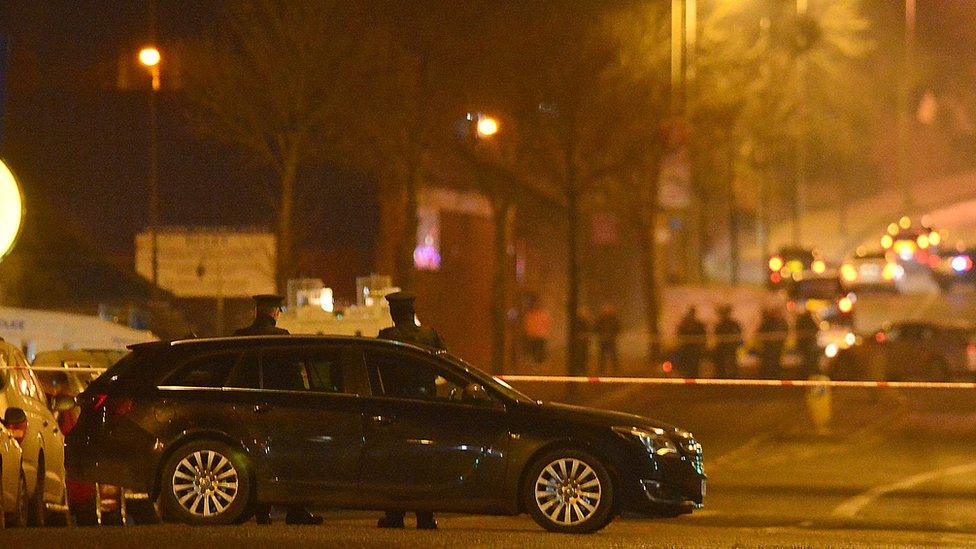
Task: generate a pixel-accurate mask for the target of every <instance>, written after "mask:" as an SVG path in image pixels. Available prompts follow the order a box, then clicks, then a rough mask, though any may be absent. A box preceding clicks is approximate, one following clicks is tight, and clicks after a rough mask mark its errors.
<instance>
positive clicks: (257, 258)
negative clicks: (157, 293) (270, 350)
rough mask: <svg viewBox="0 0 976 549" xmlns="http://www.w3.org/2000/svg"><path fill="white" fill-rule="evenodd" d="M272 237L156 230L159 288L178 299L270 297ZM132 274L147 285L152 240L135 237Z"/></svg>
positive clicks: (220, 231)
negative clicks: (134, 258) (134, 263)
mask: <svg viewBox="0 0 976 549" xmlns="http://www.w3.org/2000/svg"><path fill="white" fill-rule="evenodd" d="M275 242H276V241H275V235H274V234H272V233H269V232H263V231H238V230H233V229H209V228H200V229H195V228H187V229H173V228H164V229H160V231H159V232H158V233H157V236H156V250H157V251H156V256H157V262H158V265H159V267H158V278H159V286H160V287H161V288H163V289H165V290H168V291H170V292H173V294H174V295H176V296H178V297H215V298H217V297H228V298H230V297H248V296H252V295H256V294H270V293H274V292H275ZM136 271H137V272H138V273H139V275H141V276H142V277H144V278H145V279H147V280H152V236H151V234H150V233H149V232H148V231H145V232H142V233H139V234H138V235H136Z"/></svg>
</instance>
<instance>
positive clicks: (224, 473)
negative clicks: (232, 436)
mask: <svg viewBox="0 0 976 549" xmlns="http://www.w3.org/2000/svg"><path fill="white" fill-rule="evenodd" d="M239 481H240V475H239V474H238V472H237V468H235V467H234V464H233V463H231V461H230V460H229V459H227V456H224V455H222V454H220V453H218V452H215V451H213V450H202V451H197V452H193V453H192V454H190V455H188V456H186V457H184V458H183V459H182V460H180V462H179V464H178V465H177V466H176V470H175V471H174V472H173V480H172V486H173V495H175V496H176V501H178V502H179V504H180V505H181V506H183V509H185V510H186V511H187V512H189V513H190V514H191V515H196V516H203V517H209V516H211V515H216V514H219V513H222V512H224V510H225V509H227V507H228V506H229V505H230V504H232V503H234V500H235V499H237V494H238V487H239V484H240V482H239Z"/></svg>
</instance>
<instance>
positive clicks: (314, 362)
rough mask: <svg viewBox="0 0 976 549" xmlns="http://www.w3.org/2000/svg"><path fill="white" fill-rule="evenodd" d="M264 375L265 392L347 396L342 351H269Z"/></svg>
mask: <svg viewBox="0 0 976 549" xmlns="http://www.w3.org/2000/svg"><path fill="white" fill-rule="evenodd" d="M261 374H262V376H263V380H264V385H263V387H264V389H265V390H278V391H308V392H316V393H345V392H346V384H345V376H344V375H343V368H342V361H341V360H340V352H339V349H338V348H334V349H301V350H294V349H282V350H270V351H265V352H264V353H263V354H262V358H261Z"/></svg>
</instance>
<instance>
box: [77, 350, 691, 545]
mask: <svg viewBox="0 0 976 549" xmlns="http://www.w3.org/2000/svg"><path fill="white" fill-rule="evenodd" d="M78 399H79V401H80V403H81V406H82V412H81V417H80V418H79V421H78V425H77V426H76V427H75V428H74V430H72V431H71V433H70V434H69V435H68V470H69V473H70V475H71V476H72V477H74V478H79V479H84V480H88V481H92V482H105V483H110V484H117V485H119V486H123V487H125V488H127V489H134V490H137V491H145V492H148V493H149V494H151V497H153V498H158V499H159V504H160V506H161V508H162V510H163V511H164V518H166V519H169V520H174V521H179V522H185V523H191V524H226V523H234V522H239V521H244V520H247V519H248V518H249V516H250V515H251V513H252V509H253V504H254V503H255V502H259V503H270V504H276V505H277V504H283V505H290V504H306V505H308V504H321V505H327V506H329V507H333V508H360V509H375V510H392V509H404V508H405V509H410V510H428V511H449V512H471V513H488V514H503V515H505V514H507V515H514V514H518V513H520V512H526V513H529V514H530V515H531V516H532V518H533V519H534V520H535V521H536V522H537V523H538V524H540V525H541V526H542V527H544V528H546V529H547V530H551V531H556V532H593V531H596V530H599V529H601V528H603V527H604V526H606V524H608V523H609V522H610V521H611V520H612V519H613V517H614V516H615V515H616V514H617V513H620V512H622V511H633V512H643V513H645V514H659V515H660V514H671V515H673V514H678V513H681V512H690V510H691V509H692V508H693V507H696V506H699V505H701V503H702V500H703V497H704V495H705V480H706V477H705V473H704V471H703V468H702V451H701V445H700V444H699V443H698V442H697V441H696V440H695V438H694V437H693V436H692V435H691V433H688V432H686V431H683V430H681V429H677V428H675V427H673V426H670V425H666V424H664V423H660V422H657V421H654V420H651V419H646V418H643V417H639V416H635V415H629V414H622V413H616V412H609V411H603V410H596V409H590V408H582V407H575V406H567V405H562V404H551V403H543V402H539V401H536V400H533V399H531V398H529V397H527V396H525V395H523V394H521V393H519V392H518V391H516V390H514V389H512V388H511V387H509V386H508V385H506V384H505V383H504V382H502V381H500V380H498V379H495V378H492V377H491V376H488V375H487V374H484V373H482V372H481V371H479V370H477V369H476V368H474V367H472V366H470V365H468V364H467V363H465V362H463V361H462V360H460V359H458V358H456V357H453V356H451V355H449V354H446V353H443V352H435V351H433V350H430V349H425V348H420V347H415V346H412V345H407V344H401V343H396V342H391V341H384V340H378V339H371V338H355V337H348V338H346V337H327V336H254V337H236V338H216V339H190V340H183V341H175V342H169V343H148V344H141V345H135V346H133V347H132V353H131V354H129V355H127V356H126V357H125V358H123V359H122V360H120V361H119V362H118V363H117V364H115V365H114V366H113V367H112V368H111V369H109V371H108V372H106V373H105V374H104V375H102V376H101V377H99V378H98V379H97V380H95V381H94V382H93V383H92V384H91V385H90V386H89V387H88V389H86V390H85V392H84V393H82V394H81V395H80V396H79V397H78Z"/></svg>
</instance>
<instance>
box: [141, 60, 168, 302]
mask: <svg viewBox="0 0 976 549" xmlns="http://www.w3.org/2000/svg"><path fill="white" fill-rule="evenodd" d="M161 61H162V56H161V55H160V53H159V50H158V49H156V47H155V46H146V47H144V48H142V49H141V50H139V62H140V63H142V65H143V66H144V67H146V69H147V70H148V71H149V75H150V76H151V77H152V89H151V90H149V238H150V240H151V244H150V246H151V254H152V285H153V291H154V292H155V291H156V290H158V288H159V254H158V244H159V242H158V240H159V239H158V235H157V233H158V229H159V175H158V172H159V145H158V142H159V128H158V126H159V123H158V116H157V115H156V101H157V98H156V94H157V92H159V88H160V84H161V82H160V77H159V65H160V62H161ZM153 297H155V296H153Z"/></svg>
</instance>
